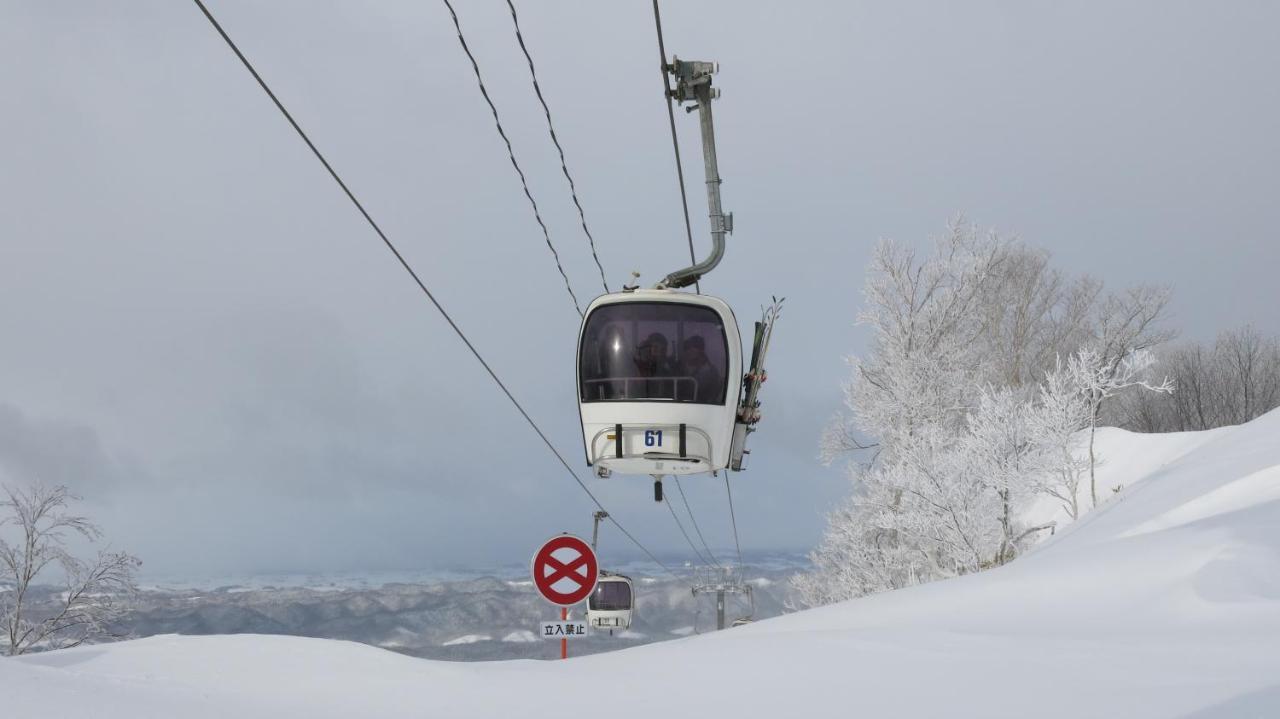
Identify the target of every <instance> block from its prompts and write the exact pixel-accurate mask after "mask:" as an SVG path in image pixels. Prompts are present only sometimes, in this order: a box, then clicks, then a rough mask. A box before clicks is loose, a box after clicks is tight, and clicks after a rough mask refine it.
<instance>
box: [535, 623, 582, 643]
mask: <svg viewBox="0 0 1280 719" xmlns="http://www.w3.org/2000/svg"><path fill="white" fill-rule="evenodd" d="M589 633H590V632H589V631H588V630H587V623H586V622H543V623H542V627H541V630H540V633H539V635H538V636H540V637H542V638H543V639H577V638H578V637H585V636H587V635H588V634H589Z"/></svg>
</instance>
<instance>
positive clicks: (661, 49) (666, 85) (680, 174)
mask: <svg viewBox="0 0 1280 719" xmlns="http://www.w3.org/2000/svg"><path fill="white" fill-rule="evenodd" d="M653 24H654V27H656V28H657V30H658V58H659V59H660V60H661V61H662V62H661V63H660V64H659V65H658V71H659V72H661V73H662V91H663V92H662V94H663V96H664V97H666V98H667V119H668V120H669V121H670V122H671V147H672V149H674V150H675V152H676V177H677V178H679V180H680V204H681V205H682V206H683V207H684V233H685V236H686V237H688V238H689V261H690V262H692V263H693V264H695V265H696V264H697V263H698V258H697V257H696V256H695V255H694V254H693V228H692V226H690V224H689V196H688V195H687V194H686V193H685V189H684V163H683V162H681V161H680V141H679V140H678V139H676V111H675V107H674V106H673V104H672V102H671V80H670V79H669V78H668V77H667V48H666V46H665V45H664V44H663V42H662V15H661V14H660V13H659V12H658V0H653ZM693 289H694V291H695V292H697V293H698V294H702V284H701V282H700V281H699V280H694V282H693Z"/></svg>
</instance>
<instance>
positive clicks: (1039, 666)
mask: <svg viewBox="0 0 1280 719" xmlns="http://www.w3.org/2000/svg"><path fill="white" fill-rule="evenodd" d="M1098 442H1099V447H1100V449H1101V450H1102V452H1103V454H1104V455H1105V456H1106V457H1107V459H1108V463H1107V465H1106V467H1105V469H1104V470H1102V471H1103V472H1104V473H1105V474H1104V475H1103V476H1105V477H1106V479H1105V482H1102V483H1101V484H1100V488H1101V487H1105V488H1106V490H1105V496H1106V497H1107V501H1106V503H1105V504H1104V505H1103V506H1102V507H1100V508H1099V509H1097V510H1095V511H1093V512H1091V513H1089V514H1087V515H1085V516H1084V517H1083V518H1082V519H1081V520H1080V521H1079V522H1077V523H1075V524H1074V525H1073V526H1071V527H1068V528H1066V529H1065V530H1064V531H1060V532H1058V533H1057V535H1056V536H1055V537H1053V538H1052V539H1050V540H1048V541H1046V542H1045V543H1043V544H1042V545H1040V546H1039V547H1037V548H1036V549H1035V550H1034V551H1032V552H1030V553H1028V554H1027V555H1025V556H1023V557H1022V558H1020V559H1018V560H1016V561H1014V562H1013V563H1011V564H1009V565H1007V566H1004V567H1001V568H999V569H995V570H991V571H988V572H983V573H980V574H975V575H970V576H966V577H962V578H959V579H954V580H949V581H944V582H936V583H933V584H926V585H922V586H918V587H913V588H910V589H906V590H901V591H896V592H890V593H886V594H880V595H877V596H873V597H867V598H864V599H860V600H856V601H852V602H847V603H843V604H839V605H833V606H829V607H824V608H821V609H816V610H812V611H807V612H798V613H795V614H791V615H787V616H784V617H779V618H776V619H771V620H766V621H760V622H756V623H754V624H752V625H750V626H746V627H741V628H736V629H732V630H728V631H725V632H718V633H708V634H702V635H699V636H690V637H685V638H681V639H674V640H671V641H668V642H663V643H659V644H650V645H645V646H640V647H635V648H631V649H626V650H623V651H617V652H612V653H608V654H599V655H593V656H585V657H581V658H577V659H572V660H570V661H568V662H558V661H532V660H520V661H508V662H491V663H450V662H439V661H426V660H419V659H414V658H411V657H407V656H402V655H399V654H396V653H393V652H389V651H385V650H382V649H378V648H375V647H369V646H365V645H360V644H352V643H348V642H339V641H329V640H318V639H302V638H296V637H280V636H259V635H236V636H208V637H179V636H159V637H151V638H147V639H142V640H136V641H130V642H121V643H118V644H110V645H99V646H89V647H81V648H77V649H71V650H65V651H58V652H49V653H44V654H35V655H30V656H26V657H22V658H19V659H17V660H9V661H0V695H2V696H4V697H5V709H6V715H9V714H12V715H13V716H69V715H85V716H95V717H105V718H106V719H114V718H116V717H121V718H123V717H160V716H182V717H194V718H201V717H225V716H239V717H271V718H273V719H274V718H275V717H281V716H307V717H344V716H351V715H364V716H378V717H420V716H449V717H491V716H560V715H563V714H565V713H566V712H568V711H574V712H582V711H591V710H592V709H591V707H593V706H603V705H606V704H607V706H608V707H609V713H610V714H611V715H612V716H615V717H617V718H618V719H631V718H633V717H634V718H636V719H640V718H644V719H652V718H653V717H666V716H694V715H700V714H707V715H711V714H715V715H724V716H747V717H757V716H759V717H767V716H779V715H799V716H835V715H856V716H875V717H935V716H947V717H969V716H981V717H1028V716H1031V717H1037V718H1053V717H1062V718H1064V719H1067V718H1069V719H1081V718H1082V717H1102V716H1108V717H1110V716H1116V717H1119V716H1123V717H1136V718H1143V717H1187V718H1188V719H1212V718H1220V717H1245V716H1280V493H1278V491H1277V485H1278V484H1280V473H1278V472H1280V411H1278V412H1272V413H1271V414H1269V415H1266V416H1264V417H1261V418H1259V419H1258V420H1255V421H1254V422H1251V423H1249V424H1247V425H1242V426H1240V427H1233V428H1225V429H1219V430H1214V431H1212V432H1206V433H1196V434H1179V435H1165V436H1142V435H1132V434H1129V433H1124V432H1119V431H1107V432H1103V433H1100V435H1099V438H1098ZM1117 485H1123V487H1124V488H1123V490H1122V491H1120V492H1119V493H1118V494H1115V495H1114V496H1112V494H1111V487H1112V486H1117ZM469 636H474V635H469ZM459 639H464V638H463V637H460V638H459ZM455 641H457V640H455ZM530 646H531V647H533V648H534V649H541V648H542V647H541V646H539V645H533V644H531V645H530ZM531 653H532V652H531ZM571 653H572V650H571ZM539 655H540V656H545V652H543V653H540V654H539ZM672 677H685V678H688V679H689V681H672ZM622 686H625V687H645V688H646V689H644V690H643V691H641V690H634V691H627V692H623V693H621V694H620V693H619V690H618V688H619V687H622ZM567 698H572V704H571V705H567V704H566V703H565V701H564V700H565V699H567Z"/></svg>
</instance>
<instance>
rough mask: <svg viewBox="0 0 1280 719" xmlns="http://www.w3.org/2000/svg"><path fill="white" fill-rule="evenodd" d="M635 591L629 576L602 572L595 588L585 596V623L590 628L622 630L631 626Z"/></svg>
mask: <svg viewBox="0 0 1280 719" xmlns="http://www.w3.org/2000/svg"><path fill="white" fill-rule="evenodd" d="M634 607H635V592H634V591H633V588H632V586H631V578H630V577H624V576H623V575H621V574H602V575H601V576H600V580H599V581H598V582H596V588H595V590H593V591H592V592H591V595H590V596H589V597H587V623H588V624H589V625H590V626H591V628H592V629H608V630H609V631H610V632H612V631H613V630H615V629H616V630H619V631H622V630H624V629H626V628H627V627H630V626H631V615H632V612H633V611H634Z"/></svg>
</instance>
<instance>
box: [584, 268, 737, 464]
mask: <svg viewBox="0 0 1280 719" xmlns="http://www.w3.org/2000/svg"><path fill="white" fill-rule="evenodd" d="M742 376H743V367H742V339H741V337H740V335H739V333H738V323H737V320H736V319H735V318H734V316H733V311H732V310H731V309H730V308H729V305H727V304H725V302H724V301H723V300H720V299H718V298H715V297H709V296H707V295H697V294H692V293H689V292H680V291H677V290H641V289H637V290H632V291H628V292H620V293H613V294H608V295H603V296H601V297H598V298H596V299H595V301H593V302H592V303H591V305H590V306H589V307H588V308H587V311H586V313H585V315H584V318H583V322H582V329H581V331H580V333H579V338H578V393H579V394H578V406H579V409H580V411H581V418H582V434H583V440H584V442H585V446H586V454H587V464H588V465H590V466H593V467H595V468H596V472H597V474H599V475H601V476H608V475H609V474H610V473H612V472H619V473H622V474H647V475H655V476H657V475H680V474H699V473H702V472H711V471H714V470H720V469H725V468H726V467H728V466H729V462H730V445H731V444H732V443H733V442H734V424H735V420H736V417H737V410H738V401H739V390H740V388H741V386H742Z"/></svg>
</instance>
